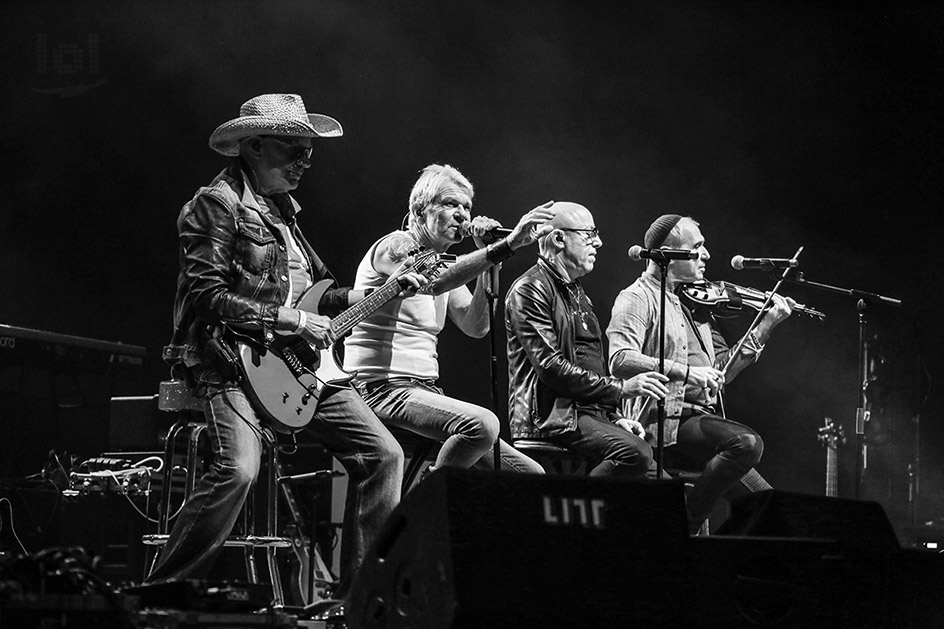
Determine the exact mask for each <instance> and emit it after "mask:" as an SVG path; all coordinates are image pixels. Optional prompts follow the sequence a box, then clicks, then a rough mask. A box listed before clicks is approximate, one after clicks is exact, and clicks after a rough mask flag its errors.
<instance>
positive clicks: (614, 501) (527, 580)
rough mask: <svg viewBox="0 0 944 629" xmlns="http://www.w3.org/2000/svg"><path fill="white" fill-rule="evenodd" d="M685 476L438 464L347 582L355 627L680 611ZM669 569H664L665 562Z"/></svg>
mask: <svg viewBox="0 0 944 629" xmlns="http://www.w3.org/2000/svg"><path fill="white" fill-rule="evenodd" d="M683 492H684V490H683V486H682V485H681V483H678V482H675V481H665V482H648V483H643V482H634V481H626V480H617V479H593V478H588V477H562V476H561V477H554V476H539V475H524V474H511V473H508V472H475V471H468V470H458V469H449V468H444V469H442V470H437V471H436V472H434V473H433V474H431V475H430V476H429V477H427V478H426V479H425V480H423V481H422V482H421V483H420V484H419V485H418V486H417V487H415V488H414V489H413V490H412V491H410V493H408V494H407V495H406V496H405V497H404V499H403V501H402V503H401V504H400V505H399V506H398V507H397V509H396V510H395V511H394V513H393V514H392V515H391V517H390V518H389V520H388V522H387V524H386V525H385V527H384V529H383V531H382V533H381V535H380V537H379V539H378V540H377V542H376V543H375V544H374V545H373V547H372V548H371V550H370V552H369V553H368V556H367V558H366V560H365V562H364V564H363V566H362V567H361V569H360V572H359V574H358V576H357V578H356V579H355V582H354V585H353V588H352V593H351V597H350V598H351V600H350V605H349V611H348V621H349V623H350V626H351V627H352V628H354V629H359V628H364V629H366V628H379V627H413V628H430V629H444V628H447V627H453V628H455V627H616V626H625V625H626V623H627V622H629V621H630V620H632V621H634V622H640V623H645V622H646V621H647V620H648V621H651V622H659V621H661V620H663V619H665V618H666V617H672V615H673V614H674V615H676V616H677V615H678V613H679V612H680V610H681V609H682V608H681V607H680V601H685V600H686V598H687V596H694V593H693V592H692V589H693V587H694V586H693V585H689V581H688V580H686V579H681V580H680V579H678V576H677V575H679V574H685V573H687V572H688V571H689V569H691V568H692V566H693V565H694V564H693V561H694V560H693V557H692V555H691V552H690V550H689V547H690V538H689V536H688V532H687V522H686V517H685V498H684V493H683ZM667 565H669V566H672V568H671V569H665V567H666V566H667Z"/></svg>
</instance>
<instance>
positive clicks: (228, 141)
mask: <svg viewBox="0 0 944 629" xmlns="http://www.w3.org/2000/svg"><path fill="white" fill-rule="evenodd" d="M254 135H287V136H294V137H297V138H336V137H338V136H340V135H344V130H343V129H341V123H339V122H338V121H337V120H335V119H334V118H332V117H331V116H325V115H323V114H310V113H308V112H307V111H306V110H305V103H304V102H302V97H301V96H299V95H298V94H263V95H261V96H256V97H255V98H251V99H249V100H247V101H246V102H245V103H243V106H242V107H240V108H239V118H234V119H233V120H229V121H227V122H224V123H223V124H221V125H220V126H218V127H217V128H216V131H214V132H213V133H212V135H210V148H211V149H213V150H214V151H216V152H217V153H221V154H223V155H226V156H229V157H235V156H237V155H239V141H240V140H244V139H246V138H248V137H251V136H254Z"/></svg>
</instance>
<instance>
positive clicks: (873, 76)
mask: <svg viewBox="0 0 944 629" xmlns="http://www.w3.org/2000/svg"><path fill="white" fill-rule="evenodd" d="M0 22H2V24H3V26H2V31H3V32H2V43H0V47H2V51H3V61H2V67H3V73H2V81H3V92H2V96H0V107H2V109H0V134H2V146H3V149H2V151H0V163H2V170H0V172H2V183H3V190H2V195H0V196H2V199H3V206H4V209H3V212H2V218H0V234H2V244H0V268H2V269H3V271H4V276H5V280H4V282H3V288H2V291H0V323H6V324H11V325H17V326H24V327H30V328H38V329H42V330H49V331H55V332H62V333H67V334H74V335H80V336H86V337H92V338H99V339H104V340H111V341H122V342H125V343H131V344H137V345H143V346H145V347H147V349H148V351H149V355H150V357H149V359H148V361H147V363H146V364H145V366H144V367H143V368H142V369H132V370H130V371H129V370H126V371H123V372H121V373H116V374H114V375H113V376H110V377H108V378H106V379H107V380H108V382H107V383H106V384H102V382H98V381H97V382H94V383H92V384H91V385H89V386H91V387H92V388H94V389H95V390H99V389H102V388H103V387H104V388H105V389H108V392H109V393H113V394H123V395H146V394H150V393H154V392H156V390H157V383H158V382H159V381H160V380H161V379H162V378H163V377H164V376H165V375H166V372H165V369H164V367H163V365H162V364H161V362H160V360H159V355H160V348H161V346H162V345H163V343H164V342H166V340H167V339H168V338H169V335H170V332H171V305H172V301H173V296H174V287H175V277H176V272H177V255H176V232H175V219H176V216H177V213H178V211H179V208H180V206H181V205H182V204H183V203H185V202H186V201H187V200H188V199H189V198H190V197H191V195H192V194H193V192H194V190H195V189H196V188H197V187H198V186H200V185H204V184H205V183H207V182H208V181H209V180H210V179H211V178H212V177H213V176H214V175H215V174H216V173H217V172H218V171H219V170H220V169H222V168H223V167H224V165H225V159H224V158H221V157H220V156H219V155H216V154H215V153H213V152H212V151H210V150H209V148H208V147H207V139H208V136H209V134H210V132H211V131H212V130H213V129H214V128H215V127H216V126H217V125H218V124H220V123H222V122H223V121H225V120H228V119H230V118H233V117H235V116H236V114H237V111H238V107H239V105H240V104H241V103H242V102H243V101H245V100H246V99H248V98H249V97H251V96H254V95H256V94H259V93H264V92H278V91H286V92H297V93H299V94H301V95H302V96H303V97H304V99H305V101H306V104H307V105H308V107H309V110H310V111H315V112H323V113H327V114H330V115H332V116H335V117H336V118H338V119H339V120H340V121H341V122H342V124H343V125H344V128H345V135H344V137H343V138H341V139H338V140H332V141H325V142H323V143H318V144H317V149H316V157H315V161H314V165H313V167H312V168H311V169H310V171H309V172H308V174H307V175H306V176H305V178H304V180H303V182H302V184H301V186H300V188H299V189H298V191H297V194H296V195H295V196H296V198H297V199H298V200H299V201H300V203H301V204H302V206H303V207H304V208H305V211H304V213H303V214H302V215H301V216H300V219H299V220H300V222H301V224H302V226H303V228H304V229H305V232H306V233H307V234H308V235H309V238H310V239H311V240H312V242H313V244H314V245H315V247H316V248H317V249H318V251H319V252H320V253H321V255H322V256H323V258H324V259H325V260H326V261H327V262H328V264H329V265H330V266H331V268H332V269H333V270H334V271H335V273H336V274H337V275H338V276H339V277H340V278H341V279H342V281H347V282H349V281H350V280H351V279H352V278H353V272H354V268H355V266H356V264H357V262H358V261H359V260H360V258H361V256H362V255H363V252H364V250H365V249H366V247H367V246H368V245H369V244H370V243H371V242H373V240H374V239H375V238H376V237H378V236H379V235H381V234H382V233H384V232H386V231H387V230H389V229H392V228H394V227H396V226H397V225H398V224H399V222H400V219H401V216H402V215H403V212H404V211H405V208H406V201H407V196H408V193H409V190H410V187H411V185H412V183H413V181H414V179H415V177H416V174H417V171H418V170H419V169H420V168H422V167H423V166H424V165H426V164H428V163H431V162H448V163H450V164H453V165H455V166H456V167H458V168H459V169H460V170H462V171H463V172H464V173H465V174H466V175H467V176H468V177H469V178H470V179H471V180H472V182H473V183H474V184H475V185H476V190H477V194H476V199H475V201H476V203H475V207H476V210H475V211H476V213H483V214H486V215H489V216H492V217H494V218H497V219H499V220H501V221H503V222H504V223H505V224H507V225H512V224H513V223H514V221H515V220H516V219H517V217H518V216H519V215H520V214H521V213H523V212H524V211H526V210H528V209H530V208H532V207H534V206H535V205H538V204H540V203H542V202H544V201H546V200H548V199H555V200H573V201H577V202H580V203H583V204H585V205H587V206H588V207H589V208H590V209H591V210H592V211H593V212H594V215H595V217H596V221H597V225H598V226H599V227H600V229H601V232H602V236H603V239H604V242H605V246H604V248H603V249H602V251H601V254H600V257H599V260H598V265H597V268H596V269H595V270H594V272H593V273H592V274H591V275H590V276H588V277H587V278H586V280H585V282H584V283H585V286H586V288H587V290H588V293H589V294H590V296H591V297H592V298H593V299H594V302H595V305H596V310H597V314H598V315H599V317H600V319H601V321H602V322H603V324H604V325H605V324H606V323H607V322H608V320H609V310H610V306H611V304H612V302H613V299H614V297H615V296H616V294H617V292H618V291H619V290H620V289H621V288H622V287H624V286H626V285H628V284H629V283H630V282H632V281H633V279H634V278H635V277H636V276H637V275H638V274H639V273H640V271H641V270H642V268H643V267H642V265H639V264H633V263H631V262H630V261H629V260H628V259H627V257H626V253H625V252H626V249H627V248H628V247H629V246H630V245H633V244H637V243H640V242H641V240H642V235H643V233H644V232H645V229H646V227H647V225H648V224H649V223H650V222H651V220H652V219H653V218H654V217H656V216H658V215H660V214H662V213H665V212H678V213H683V214H691V215H693V216H694V217H695V218H696V219H697V220H699V221H701V223H702V227H703V232H704V234H705V236H706V238H707V244H708V248H709V250H710V251H711V253H712V254H713V256H714V258H713V260H712V261H711V263H710V265H709V276H710V278H711V279H716V280H720V279H727V280H730V281H735V282H738V283H741V284H745V285H748V286H754V287H757V288H769V287H770V286H772V284H773V281H772V280H770V279H769V278H768V277H767V276H766V275H764V274H763V273H760V272H757V271H743V272H740V273H737V272H734V271H732V270H731V268H730V266H729V264H728V260H730V258H731V256H733V255H735V254H742V255H745V256H748V257H750V256H766V257H788V256H790V255H791V254H793V253H794V252H795V251H796V249H797V248H798V247H799V246H801V245H802V246H804V247H805V251H804V253H803V255H802V257H801V261H802V267H803V270H804V272H805V273H806V276H807V278H808V279H811V280H815V281H819V282H824V283H829V284H835V285H838V286H842V287H851V288H858V289H862V290H867V291H872V292H877V293H882V294H885V295H889V296H893V297H898V298H901V299H902V300H904V303H905V305H904V307H902V308H899V309H892V308H889V307H884V306H882V307H877V308H875V309H874V310H872V311H871V312H870V314H869V328H868V331H869V333H870V334H874V335H877V337H878V338H877V341H876V342H875V344H874V347H875V348H876V349H879V348H880V349H881V352H882V356H883V358H884V360H883V361H882V363H881V364H880V365H878V367H879V368H878V369H877V370H876V376H877V379H876V381H875V383H874V386H872V387H871V389H870V391H871V392H872V400H873V404H874V405H873V409H872V410H873V421H872V423H871V424H870V428H871V431H872V435H871V438H872V441H873V445H872V447H871V449H870V457H869V471H868V473H867V477H866V485H865V493H864V496H865V497H872V498H875V499H878V500H880V501H881V502H882V504H883V505H885V507H886V509H887V510H888V512H889V514H890V516H891V517H892V519H893V520H894V522H895V524H896V525H897V526H899V527H900V526H902V525H903V524H904V523H906V522H907V521H908V518H909V510H908V502H907V497H908V492H907V490H908V486H907V481H908V477H907V466H908V464H909V463H911V462H912V461H913V460H914V458H915V449H916V448H915V445H916V439H915V426H916V421H915V418H920V426H921V440H920V444H921V447H920V455H921V466H920V472H921V475H920V479H921V486H920V489H921V500H920V502H919V504H918V519H919V520H930V519H935V518H940V517H942V516H944V500H942V493H944V492H942V474H941V460H942V457H941V455H940V453H939V444H940V442H941V438H942V433H944V426H942V424H944V418H942V417H941V411H942V396H941V391H940V384H939V382H940V379H941V368H940V364H939V362H940V361H939V360H937V358H938V356H940V354H941V351H942V338H941V334H940V331H939V329H938V325H937V324H938V316H939V314H938V313H939V312H940V307H941V304H942V299H941V297H940V290H941V284H942V282H941V280H942V278H941V272H940V262H939V260H938V259H937V256H936V255H932V252H936V250H938V249H939V246H938V242H937V241H938V240H939V238H940V231H939V229H938V226H939V224H940V220H939V217H938V212H940V211H941V208H942V201H944V193H942V184H944V171H942V166H944V160H942V149H941V147H942V141H944V123H942V117H941V112H942V111H944V98H942V94H944V92H942V83H944V81H942V74H941V72H942V67H944V11H942V10H941V9H940V8H936V7H935V8H932V5H927V6H926V7H924V8H911V9H903V8H900V7H899V6H898V3H888V5H887V6H881V5H870V6H869V8H863V7H861V6H859V4H858V3H829V2H824V3H788V2H711V3H687V2H684V3H680V2H645V3H613V4H612V5H611V6H606V5H603V4H600V5H598V4H595V3H583V2H442V1H438V2H433V1H422V2H314V1H313V2H297V1H296V2H279V3H275V2H273V3H257V2H225V3H224V2H180V1H178V2H140V1H123V2H83V3H72V2H70V3H53V2H45V3H25V2H17V3H10V2H8V3H5V4H4V6H3V8H2V9H0ZM534 255H535V253H534V251H533V250H531V251H523V252H521V253H519V254H517V255H516V256H515V257H514V258H512V259H511V260H509V261H508V263H506V265H505V267H504V271H503V273H502V275H503V284H504V286H505V287H507V285H508V284H509V283H510V281H511V280H512V279H513V278H514V277H516V276H517V275H518V274H520V273H521V272H523V271H524V270H525V269H526V268H527V267H528V266H529V265H530V264H531V263H532V262H533V259H534ZM784 292H785V293H787V294H789V295H791V296H793V297H795V298H796V299H797V300H799V301H801V302H803V303H805V304H807V305H809V306H811V307H814V308H817V309H819V310H822V311H824V312H826V313H827V315H828V320H827V321H826V322H825V323H824V324H817V323H815V322H812V321H809V320H804V319H803V318H802V317H800V316H796V317H794V318H792V319H791V320H789V321H788V322H786V323H784V324H783V325H782V326H781V327H780V328H779V329H778V330H777V333H776V335H775V336H774V338H773V340H772V341H771V342H770V343H769V344H768V347H767V349H766V351H765V353H764V355H763V358H762V359H761V361H760V363H759V364H758V365H756V366H755V367H754V368H752V369H751V370H750V371H748V372H746V373H745V374H743V375H742V377H740V378H739V379H738V380H737V381H736V382H735V383H734V384H733V385H732V386H731V387H730V389H729V396H728V397H729V403H728V404H729V409H728V410H729V415H730V416H731V417H732V418H737V419H740V420H741V421H744V422H746V423H749V424H751V425H752V426H754V427H756V428H757V429H758V430H759V431H760V433H761V434H762V435H763V436H764V438H765V441H766V454H765V458H764V461H763V462H762V464H761V466H760V469H761V471H762V472H763V474H764V475H765V476H767V477H768V478H769V479H770V481H771V482H772V483H773V484H774V485H775V486H777V487H778V488H781V489H786V490H791V491H799V492H809V493H821V492H822V487H823V483H824V473H825V472H824V466H825V454H824V451H823V449H822V448H821V446H820V445H819V444H818V443H817V440H816V431H817V428H818V427H819V426H821V425H822V423H823V418H824V417H825V416H829V417H832V418H834V419H836V420H837V421H839V422H841V423H842V425H843V426H844V429H845V432H846V434H847V435H850V436H851V435H852V434H853V432H854V416H855V409H856V406H857V402H858V390H859V389H858V382H857V340H858V329H857V314H856V309H855V303H854V301H853V300H851V299H849V298H847V297H844V296H839V295H834V294H830V293H826V292H822V291H817V290H813V289H809V288H807V287H797V286H788V287H787V288H786V289H785V290H784ZM748 320H749V318H747V317H745V318H742V319H738V320H733V321H729V322H727V323H726V326H727V328H728V330H729V331H730V333H731V338H735V335H736V334H737V332H738V331H739V330H741V329H743V327H744V326H746V325H747V323H748ZM502 335H503V333H502ZM440 349H441V363H442V380H441V382H442V384H443V386H444V387H445V389H446V390H447V391H449V392H451V393H452V394H454V395H455V396H457V397H460V398H465V399H468V400H472V401H476V402H479V403H481V404H484V405H488V404H489V381H488V345H487V343H485V342H483V341H473V340H471V339H465V338H463V337H462V336H461V335H460V334H459V333H457V332H456V330H455V329H454V328H450V329H449V330H448V331H447V333H445V334H444V335H443V337H442V340H441V344H440ZM500 365H501V369H502V371H504V365H505V363H504V357H502V358H501V362H500ZM0 374H2V377H3V380H2V382H0V387H2V389H0V392H2V395H3V400H4V405H3V408H2V409H0V413H2V415H0V418H2V426H0V437H2V439H3V442H2V452H0V457H3V458H4V459H5V460H6V464H5V466H4V472H3V473H4V475H6V476H10V475H12V476H21V475H25V474H28V473H33V472H36V471H38V470H39V469H40V468H41V466H42V464H43V461H44V459H45V452H46V451H47V450H49V449H51V448H58V449H62V450H69V451H77V452H78V454H79V455H80V456H86V457H87V456H96V455H97V454H99V453H100V452H103V451H107V450H108V447H109V444H108V443H106V442H105V441H107V438H106V437H105V435H107V430H102V428H101V423H102V422H107V404H101V403H98V404H96V403H94V402H90V401H89V400H88V399H85V398H87V394H85V393H84V392H82V391H81V388H82V387H83V386H84V384H83V383H82V382H81V381H80V379H75V378H72V379H67V380H68V383H67V385H64V386H65V389H66V391H65V393H63V387H62V386H60V387H58V388H57V391H58V393H57V395H60V396H66V397H70V396H71V398H75V399H68V400H65V401H63V400H59V399H56V400H54V404H53V406H55V407H56V408H54V409H50V407H49V404H48V400H47V399H46V397H44V396H46V393H44V391H46V390H47V388H48V387H49V386H50V383H49V382H48V381H47V380H46V379H45V378H47V376H44V375H42V374H40V373H35V372H32V371H30V372H29V373H28V376H29V377H24V371H23V370H22V369H21V368H18V367H17V366H16V365H13V366H11V365H9V364H7V365H6V366H5V367H4V368H3V371H2V372H0ZM57 377H58V376H57ZM70 386H71V387H74V388H76V391H71V390H69V389H68V387H70ZM501 386H502V390H504V387H505V384H504V377H503V378H502V385H501ZM24 396H25V397H24ZM47 397H48V396H47ZM24 399H27V401H25V402H24V401H23V400H24ZM96 399H100V398H96ZM105 399H107V396H106V398H105ZM44 400H46V401H44ZM76 400H78V401H76ZM83 408H84V410H83ZM103 413H104V414H105V415H106V417H105V418H104V419H103V418H102V417H103V416H102V414H103ZM503 413H504V411H503ZM62 422H71V424H70V425H69V426H68V427H64V426H63V424H62ZM77 435H78V436H77ZM99 436H101V437H99ZM24 453H25V454H24ZM33 453H35V460H34V459H33V456H34V454H33ZM854 455H855V452H854V449H853V448H851V447H848V446H847V447H845V448H844V449H842V450H841V452H840V473H841V478H840V482H841V485H840V489H841V491H842V494H843V495H844V496H847V497H851V496H852V492H853V486H852V478H853V472H854V463H853V462H854ZM0 460H3V459H0ZM11 461H15V462H16V465H15V466H14V465H13V464H12V463H11Z"/></svg>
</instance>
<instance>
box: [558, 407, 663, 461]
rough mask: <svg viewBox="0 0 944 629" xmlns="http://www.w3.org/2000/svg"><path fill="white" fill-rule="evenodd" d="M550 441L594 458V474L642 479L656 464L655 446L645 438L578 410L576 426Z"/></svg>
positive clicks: (592, 414)
mask: <svg viewBox="0 0 944 629" xmlns="http://www.w3.org/2000/svg"><path fill="white" fill-rule="evenodd" d="M548 441H551V442H553V443H556V444H557V445H559V446H564V447H565V448H569V449H571V450H574V451H576V452H580V453H581V454H583V455H584V456H587V457H589V458H590V459H591V460H592V461H594V462H595V463H596V464H595V465H594V467H593V468H592V469H591V470H590V476H620V477H624V478H630V477H637V478H641V477H642V476H644V475H646V474H647V473H649V472H650V468H651V467H652V464H653V460H652V448H650V447H649V444H648V443H646V442H645V440H644V439H641V438H639V437H637V436H636V435H634V434H633V433H631V432H629V431H628V430H626V429H624V428H621V427H620V426H617V425H616V424H614V423H612V422H610V421H609V420H607V419H605V418H603V417H600V416H599V415H597V414H594V413H587V412H584V411H578V413H577V427H576V429H575V430H572V431H569V432H565V433H563V434H560V435H554V436H552V437H548Z"/></svg>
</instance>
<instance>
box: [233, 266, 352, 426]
mask: <svg viewBox="0 0 944 629" xmlns="http://www.w3.org/2000/svg"><path fill="white" fill-rule="evenodd" d="M331 284H332V282H331V280H321V281H320V282H318V283H316V284H314V285H313V286H312V287H311V288H309V289H308V290H307V291H305V294H304V295H302V297H301V299H300V300H299V302H298V308H299V309H300V310H306V311H308V312H317V308H318V304H319V302H320V301H321V298H322V296H323V295H324V294H325V291H326V290H328V289H329V288H330V287H331ZM236 346H237V350H238V354H239V360H240V365H241V366H242V370H243V376H244V378H243V389H244V390H245V391H246V394H247V395H248V396H249V398H250V399H251V400H252V402H253V403H254V407H255V408H256V410H257V412H259V414H260V415H261V416H262V418H263V419H264V420H265V421H266V422H267V423H268V424H269V426H270V427H271V428H272V429H273V430H275V431H277V432H283V433H292V432H295V431H297V430H301V429H302V428H304V427H305V426H307V425H308V423H309V422H310V421H311V419H312V417H314V415H315V411H317V409H318V398H319V396H320V395H321V390H322V386H323V384H324V383H325V382H327V381H329V380H333V379H340V378H339V377H338V376H343V372H340V370H337V369H335V373H333V374H327V373H326V374H324V375H323V376H322V375H321V374H319V375H316V373H317V372H318V370H319V369H320V367H321V365H322V356H325V357H328V356H329V355H330V354H329V353H328V352H327V351H325V352H324V353H323V354H322V353H321V352H319V351H318V350H316V349H315V348H314V347H312V346H311V345H309V344H308V343H305V342H304V341H302V340H301V339H300V338H299V337H297V336H294V335H289V336H278V337H277V338H276V340H275V341H273V342H272V343H271V344H270V345H269V347H268V348H266V347H262V346H261V345H260V344H256V343H253V342H251V341H244V340H238V341H237V343H236ZM289 353H292V354H294V355H295V358H297V359H298V361H299V362H298V364H300V365H301V369H298V368H295V369H293V368H292V367H291V366H290V365H291V364H292V361H291V360H290V359H287V356H288V354H289ZM328 362H332V361H328ZM319 376H321V377H319Z"/></svg>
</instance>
